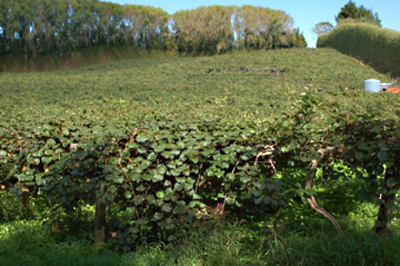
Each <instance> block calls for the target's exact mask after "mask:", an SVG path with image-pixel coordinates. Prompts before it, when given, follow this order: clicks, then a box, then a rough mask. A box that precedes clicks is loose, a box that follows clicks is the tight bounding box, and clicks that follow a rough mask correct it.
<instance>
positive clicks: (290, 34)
mask: <svg viewBox="0 0 400 266" xmlns="http://www.w3.org/2000/svg"><path fill="white" fill-rule="evenodd" d="M1 10H2V13H1V17H0V54H1V56H2V58H3V59H2V60H6V59H9V60H10V58H14V57H21V58H23V59H25V61H28V59H29V58H34V59H35V58H37V57H38V56H39V57H42V56H43V55H49V54H56V55H58V56H60V57H61V58H63V57H66V56H67V57H72V58H73V52H75V53H79V52H80V51H84V50H85V49H87V48H89V49H91V48H98V47H107V48H106V49H108V47H119V46H121V45H123V46H131V47H134V48H135V50H136V51H137V52H140V51H143V50H149V49H160V50H172V51H179V52H195V53H201V52H203V53H222V52H226V51H230V50H232V49H242V48H258V49H261V48H266V49H268V48H281V47H293V46H297V47H300V46H302V45H303V44H304V43H303V42H301V41H298V40H299V39H302V38H303V36H302V35H301V34H300V31H298V30H297V31H296V30H294V29H293V19H292V18H291V17H290V16H289V15H287V14H286V13H284V12H282V11H276V10H270V9H268V8H259V7H253V6H243V7H235V6H209V7H200V8H198V9H195V10H182V11H178V12H176V13H175V14H173V15H169V14H168V13H167V12H165V11H164V10H162V9H160V8H155V7H150V6H143V5H124V6H121V5H119V4H115V3H108V2H101V1H98V0H79V1H72V0H34V1H31V0H29V1H28V0H23V1H16V0H13V1H3V2H2V9H1Z"/></svg>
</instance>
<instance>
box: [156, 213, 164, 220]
mask: <svg viewBox="0 0 400 266" xmlns="http://www.w3.org/2000/svg"><path fill="white" fill-rule="evenodd" d="M163 216H164V214H163V213H162V212H156V213H155V214H154V216H153V217H154V219H155V220H161V219H162V218H163Z"/></svg>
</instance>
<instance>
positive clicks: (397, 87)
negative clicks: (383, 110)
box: [386, 86, 400, 93]
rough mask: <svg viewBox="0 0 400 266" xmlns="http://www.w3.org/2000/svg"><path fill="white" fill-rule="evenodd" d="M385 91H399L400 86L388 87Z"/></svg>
mask: <svg viewBox="0 0 400 266" xmlns="http://www.w3.org/2000/svg"><path fill="white" fill-rule="evenodd" d="M386 91H387V92H391V93H400V86H393V87H388V88H387V89H386Z"/></svg>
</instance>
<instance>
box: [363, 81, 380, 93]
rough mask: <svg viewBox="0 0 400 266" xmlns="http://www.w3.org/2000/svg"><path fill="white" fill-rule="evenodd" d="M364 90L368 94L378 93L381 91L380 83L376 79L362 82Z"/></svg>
mask: <svg viewBox="0 0 400 266" xmlns="http://www.w3.org/2000/svg"><path fill="white" fill-rule="evenodd" d="M363 88H364V90H367V91H370V92H380V91H381V82H380V81H379V80H377V79H367V80H364V86H363Z"/></svg>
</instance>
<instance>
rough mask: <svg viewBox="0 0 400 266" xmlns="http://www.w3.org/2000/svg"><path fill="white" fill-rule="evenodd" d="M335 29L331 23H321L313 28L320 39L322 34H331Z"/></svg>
mask: <svg viewBox="0 0 400 266" xmlns="http://www.w3.org/2000/svg"><path fill="white" fill-rule="evenodd" d="M333 28H334V27H333V25H332V24H331V23H330V22H320V23H317V24H316V25H315V26H314V28H312V31H313V33H315V34H316V35H317V36H318V37H319V36H320V35H322V34H325V33H328V32H330V31H331V30H333Z"/></svg>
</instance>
